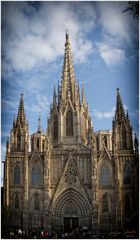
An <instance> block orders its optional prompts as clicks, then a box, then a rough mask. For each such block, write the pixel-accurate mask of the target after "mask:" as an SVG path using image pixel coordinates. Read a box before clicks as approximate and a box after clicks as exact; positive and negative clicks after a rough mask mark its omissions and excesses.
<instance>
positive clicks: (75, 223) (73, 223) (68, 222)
mask: <svg viewBox="0 0 140 240" xmlns="http://www.w3.org/2000/svg"><path fill="white" fill-rule="evenodd" d="M78 227H79V219H78V217H64V232H70V231H71V230H73V229H76V228H78Z"/></svg>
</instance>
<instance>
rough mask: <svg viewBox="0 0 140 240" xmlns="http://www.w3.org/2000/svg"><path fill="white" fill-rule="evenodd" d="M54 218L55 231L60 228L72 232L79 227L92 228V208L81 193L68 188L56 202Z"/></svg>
mask: <svg viewBox="0 0 140 240" xmlns="http://www.w3.org/2000/svg"><path fill="white" fill-rule="evenodd" d="M53 216H54V217H53V220H52V224H53V229H56V228H59V229H62V230H63V231H65V232H71V230H72V229H76V228H78V227H82V226H87V227H91V216H92V208H91V206H90V203H89V201H88V199H87V198H86V197H85V196H84V195H83V194H82V193H81V192H80V191H77V190H76V189H74V188H68V189H66V190H65V191H63V192H62V193H61V194H60V195H59V196H58V197H57V199H56V200H55V203H54V205H53ZM58 216H59V218H58Z"/></svg>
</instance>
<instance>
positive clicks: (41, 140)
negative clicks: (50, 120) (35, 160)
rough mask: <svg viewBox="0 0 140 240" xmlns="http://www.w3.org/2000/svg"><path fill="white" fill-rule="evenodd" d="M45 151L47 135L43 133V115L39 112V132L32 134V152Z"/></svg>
mask: <svg viewBox="0 0 140 240" xmlns="http://www.w3.org/2000/svg"><path fill="white" fill-rule="evenodd" d="M34 150H35V151H38V152H44V151H45V135H44V134H43V131H42V127H41V116H40V113H39V118H38V128H37V132H36V133H33V134H32V136H31V152H33V151H34Z"/></svg>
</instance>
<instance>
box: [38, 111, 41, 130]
mask: <svg viewBox="0 0 140 240" xmlns="http://www.w3.org/2000/svg"><path fill="white" fill-rule="evenodd" d="M41 132H42V130H41V116H40V113H39V118H38V133H41Z"/></svg>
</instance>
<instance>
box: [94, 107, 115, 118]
mask: <svg viewBox="0 0 140 240" xmlns="http://www.w3.org/2000/svg"><path fill="white" fill-rule="evenodd" d="M114 114H115V108H112V110H111V111H110V112H100V111H98V110H96V109H95V110H94V112H93V116H94V117H95V118H97V119H100V120H101V119H105V118H106V119H108V118H113V116H114Z"/></svg>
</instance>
